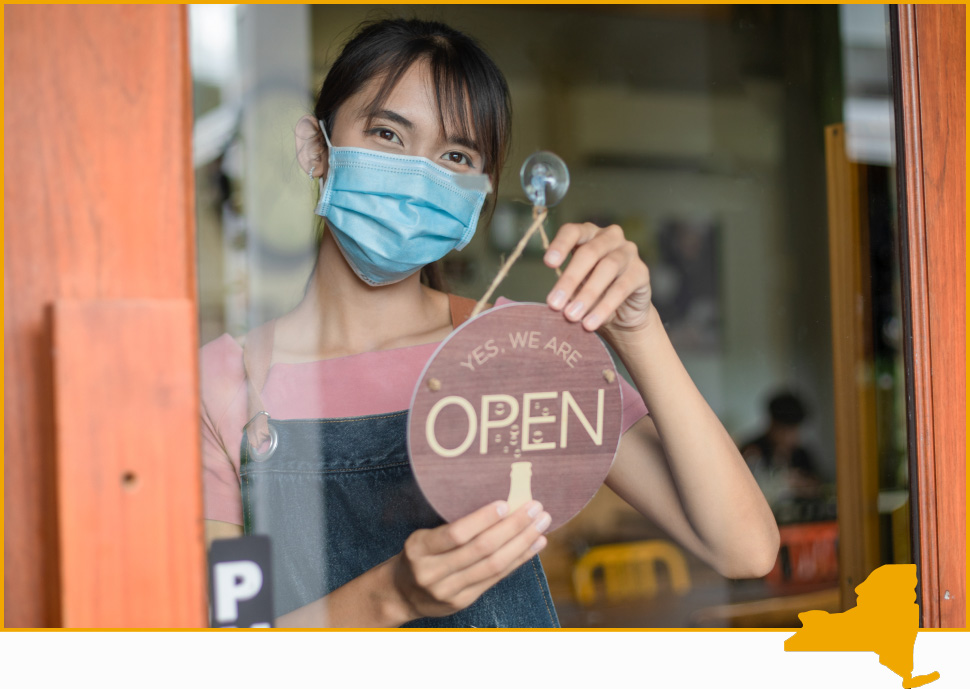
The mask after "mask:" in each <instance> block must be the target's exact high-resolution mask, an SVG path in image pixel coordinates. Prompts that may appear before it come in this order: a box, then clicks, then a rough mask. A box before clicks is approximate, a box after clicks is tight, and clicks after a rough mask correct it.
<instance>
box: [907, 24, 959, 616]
mask: <svg viewBox="0 0 970 689" xmlns="http://www.w3.org/2000/svg"><path fill="white" fill-rule="evenodd" d="M965 27H966V8H965V7H964V6H963V5H916V6H914V5H901V6H900V7H899V37H898V38H899V44H900V83H899V85H898V86H899V89H900V95H901V105H902V113H901V115H902V130H903V150H902V151H901V152H900V154H901V155H900V156H899V157H900V159H901V160H902V161H903V169H904V173H905V176H906V178H905V190H904V191H905V197H906V199H905V208H906V218H905V221H906V228H905V229H906V236H905V238H904V245H905V246H906V248H907V251H906V254H907V255H906V256H905V257H904V260H906V261H908V273H909V280H908V282H909V285H908V287H909V294H908V301H909V303H910V319H909V321H910V328H911V341H912V371H911V376H912V388H913V397H912V399H911V400H910V413H911V414H912V415H913V416H914V429H915V435H916V437H915V448H916V455H917V457H916V462H917V476H916V477H915V478H916V480H917V490H918V513H919V550H920V562H919V564H920V585H921V589H922V599H921V602H922V613H923V624H924V626H927V627H963V626H965V625H966V619H967V618H966V615H967V599H966V552H967V551H966V547H967V545H966V537H967V532H966V461H967V448H966V334H965V323H966V321H965V314H966V282H965V279H966V278H965V266H966V167H965V166H966V109H965V105H966V100H965V88H966V87H965V79H966V50H965V40H966V36H965Z"/></svg>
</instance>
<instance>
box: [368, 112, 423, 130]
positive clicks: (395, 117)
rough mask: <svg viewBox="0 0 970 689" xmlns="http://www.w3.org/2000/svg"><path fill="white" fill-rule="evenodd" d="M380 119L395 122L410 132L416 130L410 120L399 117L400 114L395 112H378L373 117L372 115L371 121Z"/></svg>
mask: <svg viewBox="0 0 970 689" xmlns="http://www.w3.org/2000/svg"><path fill="white" fill-rule="evenodd" d="M378 117H382V118H384V119H385V120H390V121H391V122H394V123H395V124H399V125H401V126H402V127H404V128H405V129H408V130H413V129H414V123H413V122H412V121H411V120H409V119H408V118H406V117H404V116H403V115H399V114H398V113H396V112H394V111H393V110H379V111H378V112H375V113H374V114H373V115H371V117H370V119H372V120H373V119H376V118H378Z"/></svg>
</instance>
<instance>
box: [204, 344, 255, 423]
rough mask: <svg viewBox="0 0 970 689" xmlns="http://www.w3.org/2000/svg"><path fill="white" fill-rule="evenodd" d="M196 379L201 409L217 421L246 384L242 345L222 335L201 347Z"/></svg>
mask: <svg viewBox="0 0 970 689" xmlns="http://www.w3.org/2000/svg"><path fill="white" fill-rule="evenodd" d="M199 378H200V387H201V390H202V403H203V406H204V407H205V409H206V411H207V412H208V413H210V414H212V415H214V416H215V417H216V418H218V416H220V415H221V414H222V412H223V411H225V409H226V408H227V407H228V406H229V404H230V403H231V402H232V400H233V398H234V397H235V396H236V395H237V394H238V393H239V390H240V389H241V388H243V387H244V386H245V383H246V373H245V368H244V367H243V349H242V345H241V343H240V342H239V341H238V340H236V339H235V338H234V337H233V336H232V335H230V334H229V333H225V334H223V335H220V336H219V337H217V338H216V339H214V340H212V341H211V342H208V343H206V344H205V345H203V346H202V348H201V350H200V351H199Z"/></svg>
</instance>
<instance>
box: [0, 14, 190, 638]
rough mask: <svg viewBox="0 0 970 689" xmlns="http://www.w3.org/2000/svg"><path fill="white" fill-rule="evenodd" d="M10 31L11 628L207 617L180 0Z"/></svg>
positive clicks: (7, 336)
mask: <svg viewBox="0 0 970 689" xmlns="http://www.w3.org/2000/svg"><path fill="white" fill-rule="evenodd" d="M4 23H5V46H4V50H5V82H4V89H5V91H4V98H5V117H4V135H5V142H4V176H5V186H4V206H5V208H4V225H5V230H4V231H5V235H4V252H5V256H4V258H5V283H6V284H5V295H4V302H5V322H4V325H5V329H4V344H5V359H6V361H5V366H6V370H5V380H4V402H5V416H4V429H5V436H6V437H5V455H4V480H5V483H4V498H5V515H4V517H5V521H4V524H5V526H4V537H5V548H4V558H5V565H6V567H5V583H4V595H5V606H6V607H5V610H4V624H5V626H7V627H40V626H60V625H71V626H84V627H116V626H117V627H127V626H149V627H154V626H172V627H175V626H204V625H205V623H206V613H205V568H204V560H205V556H204V546H203V541H202V511H201V468H200V467H201V464H200V457H199V443H198V395H197V386H198V364H197V358H196V349H197V326H196V317H195V313H196V306H195V299H196V296H195V292H196V289H195V271H196V266H195V228H194V206H193V204H194V199H193V180H192V162H191V133H192V117H191V114H192V113H191V81H190V76H189V67H188V47H187V41H188V37H187V16H186V9H185V7H179V6H96V5H84V6H68V5H51V6H7V7H5V8H4ZM133 300H134V301H133ZM52 322H53V325H54V333H53V335H52V333H51V323H52ZM52 337H53V343H54V344H56V345H57V347H56V349H52V347H51V344H52Z"/></svg>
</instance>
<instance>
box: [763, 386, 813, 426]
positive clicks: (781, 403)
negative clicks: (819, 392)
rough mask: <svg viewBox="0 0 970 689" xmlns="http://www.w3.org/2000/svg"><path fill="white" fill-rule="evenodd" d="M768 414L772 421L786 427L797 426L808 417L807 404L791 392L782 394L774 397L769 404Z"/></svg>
mask: <svg viewBox="0 0 970 689" xmlns="http://www.w3.org/2000/svg"><path fill="white" fill-rule="evenodd" d="M768 413H769V414H770V415H771V419H772V421H775V422H777V423H780V424H782V425H784V426H797V425H798V424H800V423H801V422H802V421H804V420H805V417H806V416H808V410H807V409H806V408H805V404H804V403H803V402H802V401H801V399H799V397H798V396H797V395H795V394H794V393H791V392H781V393H778V394H776V395H774V396H772V398H771V400H769V402H768Z"/></svg>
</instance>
